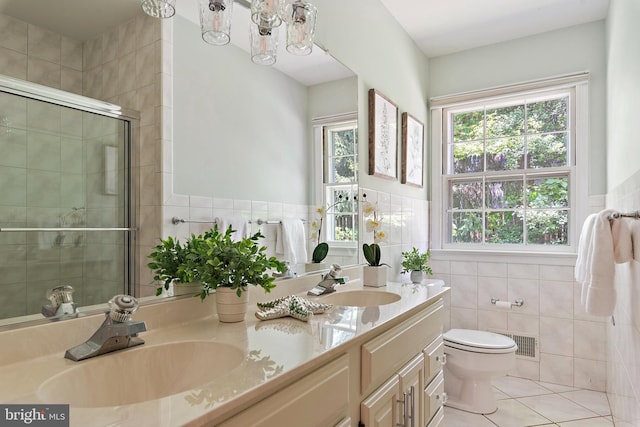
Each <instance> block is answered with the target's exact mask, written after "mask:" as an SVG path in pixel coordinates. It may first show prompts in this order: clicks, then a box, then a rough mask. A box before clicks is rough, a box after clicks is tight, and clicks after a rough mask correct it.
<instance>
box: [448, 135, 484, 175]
mask: <svg viewBox="0 0 640 427" xmlns="http://www.w3.org/2000/svg"><path fill="white" fill-rule="evenodd" d="M483 150H484V147H483V144H482V142H465V143H458V144H453V170H454V173H469V172H482V171H483V170H484V165H483V161H482V160H483V154H484V153H483Z"/></svg>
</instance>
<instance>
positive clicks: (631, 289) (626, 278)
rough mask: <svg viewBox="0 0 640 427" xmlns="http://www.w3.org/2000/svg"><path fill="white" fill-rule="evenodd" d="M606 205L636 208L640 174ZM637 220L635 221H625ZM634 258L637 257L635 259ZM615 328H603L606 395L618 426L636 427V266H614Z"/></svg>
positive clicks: (639, 329) (639, 272)
mask: <svg viewBox="0 0 640 427" xmlns="http://www.w3.org/2000/svg"><path fill="white" fill-rule="evenodd" d="M607 206H608V207H610V208H611V209H616V210H619V211H621V212H634V211H636V210H638V209H640V172H637V173H636V174H635V175H634V176H632V177H631V178H629V179H628V180H627V181H626V182H624V183H623V184H622V185H620V186H619V187H617V188H615V189H613V190H612V191H610V192H609V194H608V195H607ZM629 221H638V220H629ZM636 259H637V258H636ZM615 287H616V292H617V303H616V308H615V311H614V315H613V317H614V319H615V325H614V324H613V323H612V322H611V321H608V322H607V323H606V327H607V343H606V351H607V396H608V398H609V402H610V404H611V410H612V413H613V420H614V422H615V425H616V426H618V427H631V426H637V425H640V263H639V262H638V261H630V262H628V263H625V264H619V265H617V266H616V272H615Z"/></svg>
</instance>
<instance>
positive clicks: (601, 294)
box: [576, 210, 616, 316]
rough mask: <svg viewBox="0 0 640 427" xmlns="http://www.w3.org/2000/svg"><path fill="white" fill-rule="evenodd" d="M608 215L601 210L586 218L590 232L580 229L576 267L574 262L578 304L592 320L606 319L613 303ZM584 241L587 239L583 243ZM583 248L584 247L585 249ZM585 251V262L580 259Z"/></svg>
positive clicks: (610, 236) (608, 212)
mask: <svg viewBox="0 0 640 427" xmlns="http://www.w3.org/2000/svg"><path fill="white" fill-rule="evenodd" d="M612 212H614V211H612V210H605V211H602V212H600V213H598V214H596V216H595V218H592V219H591V220H589V218H588V219H587V221H585V225H584V227H586V226H589V225H590V224H591V227H589V228H591V230H590V231H589V230H584V229H583V232H582V233H581V235H580V242H579V248H578V257H579V258H580V263H578V261H576V280H578V281H579V282H581V283H582V298H581V300H582V302H583V304H584V305H585V309H586V311H587V313H589V314H593V315H596V316H610V315H611V314H612V313H613V308H614V306H615V303H616V290H615V288H614V282H613V276H614V271H615V267H614V262H615V261H614V253H613V237H612V233H611V225H610V222H609V215H610V214H611V213H612ZM583 237H584V240H583ZM587 237H590V238H589V239H588V240H587ZM585 245H588V247H586V248H585ZM585 251H586V259H583V257H581V254H584V253H585Z"/></svg>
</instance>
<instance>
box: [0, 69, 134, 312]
mask: <svg viewBox="0 0 640 427" xmlns="http://www.w3.org/2000/svg"><path fill="white" fill-rule="evenodd" d="M136 126H137V117H135V114H132V113H130V112H126V113H125V112H123V111H121V110H120V108H119V107H117V106H115V105H112V104H109V103H105V102H102V101H97V100H93V99H90V98H86V97H81V96H76V95H72V94H69V93H66V92H63V91H59V90H55V89H50V88H47V87H44V86H40V85H36V84H32V83H28V82H23V81H21V80H16V79H11V78H6V77H4V76H0V292H1V295H2V297H1V298H0V319H6V318H12V317H17V316H26V315H34V314H35V315H36V316H35V317H37V314H38V313H40V311H41V307H42V305H43V304H46V303H47V302H48V300H47V299H46V293H47V290H49V289H51V288H54V287H57V286H62V285H71V286H72V287H73V288H74V289H75V293H74V295H73V296H74V301H75V302H76V303H77V304H78V305H80V306H87V305H93V304H103V303H105V302H106V301H107V300H108V299H109V298H111V297H112V296H113V295H115V294H118V293H131V292H133V289H132V288H133V283H134V277H133V276H134V270H135V269H133V268H132V266H133V265H134V259H133V256H134V253H135V251H134V250H133V241H134V231H135V228H134V224H133V220H134V218H135V216H134V207H135V203H132V201H133V200H135V198H134V192H133V188H134V185H132V174H131V170H132V165H133V159H132V152H133V150H132V134H133V133H135V129H136Z"/></svg>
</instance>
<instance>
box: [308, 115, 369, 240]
mask: <svg viewBox="0 0 640 427" xmlns="http://www.w3.org/2000/svg"><path fill="white" fill-rule="evenodd" d="M351 123H355V125H356V127H357V126H358V113H356V112H352V113H345V114H339V115H335V116H327V117H320V118H316V119H313V121H312V125H313V138H314V159H315V161H314V182H315V192H314V193H315V196H314V199H315V206H316V207H318V206H323V207H325V208H326V207H327V191H328V190H327V187H328V186H333V187H338V186H348V185H353V186H354V187H355V194H358V190H357V189H358V178H359V177H358V169H356V182H355V183H353V184H347V183H344V184H327V183H326V182H325V180H324V177H325V173H327V169H326V166H325V144H324V131H325V127H329V126H330V127H335V126H340V125H342V124H351ZM356 142H357V141H356ZM357 155H358V156H359V153H357ZM314 211H315V209H314ZM356 213H357V211H356ZM325 219H326V218H325ZM356 224H358V222H357V221H356ZM329 228H330V227H329V224H325V225H324V226H323V230H322V234H323V236H322V239H323V240H324V241H325V242H328V243H330V245H331V246H332V247H334V248H337V249H340V248H344V249H353V248H356V247H357V246H358V241H357V240H355V241H352V242H344V241H335V240H331V241H329V239H327V231H328V230H329Z"/></svg>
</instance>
